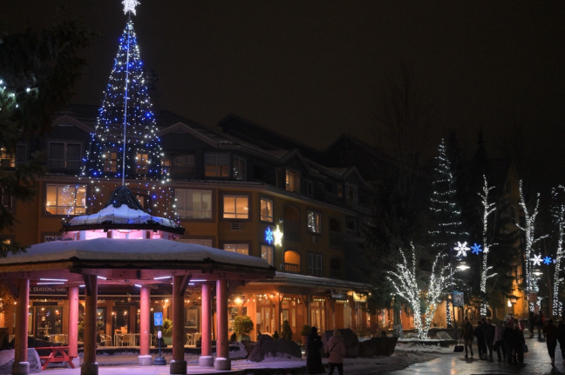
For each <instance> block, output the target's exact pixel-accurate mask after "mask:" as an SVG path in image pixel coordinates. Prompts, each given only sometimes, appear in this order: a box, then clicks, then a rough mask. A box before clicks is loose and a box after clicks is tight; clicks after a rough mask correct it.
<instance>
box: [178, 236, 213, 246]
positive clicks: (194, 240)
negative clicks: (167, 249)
mask: <svg viewBox="0 0 565 377" xmlns="http://www.w3.org/2000/svg"><path fill="white" fill-rule="evenodd" d="M177 241H179V242H183V243H190V244H193V245H202V246H208V247H212V240H208V239H205V238H181V239H179V240H177Z"/></svg>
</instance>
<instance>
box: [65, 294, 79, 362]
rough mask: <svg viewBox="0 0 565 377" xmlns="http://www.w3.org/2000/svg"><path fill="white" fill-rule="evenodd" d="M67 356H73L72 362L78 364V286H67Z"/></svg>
mask: <svg viewBox="0 0 565 377" xmlns="http://www.w3.org/2000/svg"><path fill="white" fill-rule="evenodd" d="M67 296H68V299H69V328H68V334H69V356H73V357H74V359H73V363H74V364H75V365H79V363H80V362H79V358H78V326H77V323H78V303H79V302H78V286H76V285H75V286H72V287H69V292H68V294H67Z"/></svg>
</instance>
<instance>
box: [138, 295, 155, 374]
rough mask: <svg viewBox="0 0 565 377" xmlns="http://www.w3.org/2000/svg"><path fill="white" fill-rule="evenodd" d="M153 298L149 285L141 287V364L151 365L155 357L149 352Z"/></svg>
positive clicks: (139, 362)
mask: <svg viewBox="0 0 565 377" xmlns="http://www.w3.org/2000/svg"><path fill="white" fill-rule="evenodd" d="M150 300H151V298H150V289H149V287H144V286H142V287H141V292H140V300H139V331H140V334H139V357H138V364H139V365H151V364H153V359H152V358H151V355H150V354H149V347H150V345H151V332H150V327H149V323H150V321H151V301H150Z"/></svg>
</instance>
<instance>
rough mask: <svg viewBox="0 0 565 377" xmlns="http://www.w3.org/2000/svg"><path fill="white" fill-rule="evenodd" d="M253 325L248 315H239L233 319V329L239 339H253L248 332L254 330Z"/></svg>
mask: <svg viewBox="0 0 565 377" xmlns="http://www.w3.org/2000/svg"><path fill="white" fill-rule="evenodd" d="M253 326H254V325H253V321H252V320H251V318H249V316H247V315H242V316H239V315H238V316H237V317H235V318H234V320H233V331H234V333H235V334H236V335H237V339H238V340H239V341H241V340H250V339H251V338H249V335H248V334H249V332H250V331H251V330H253Z"/></svg>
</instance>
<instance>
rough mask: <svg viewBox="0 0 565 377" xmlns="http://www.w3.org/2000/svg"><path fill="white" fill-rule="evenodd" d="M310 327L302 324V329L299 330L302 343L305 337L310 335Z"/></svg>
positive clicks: (304, 342) (304, 341)
mask: <svg viewBox="0 0 565 377" xmlns="http://www.w3.org/2000/svg"><path fill="white" fill-rule="evenodd" d="M311 329H312V328H311V327H310V326H309V325H304V326H302V331H300V338H301V339H302V344H306V339H307V338H308V335H310V331H311Z"/></svg>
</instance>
